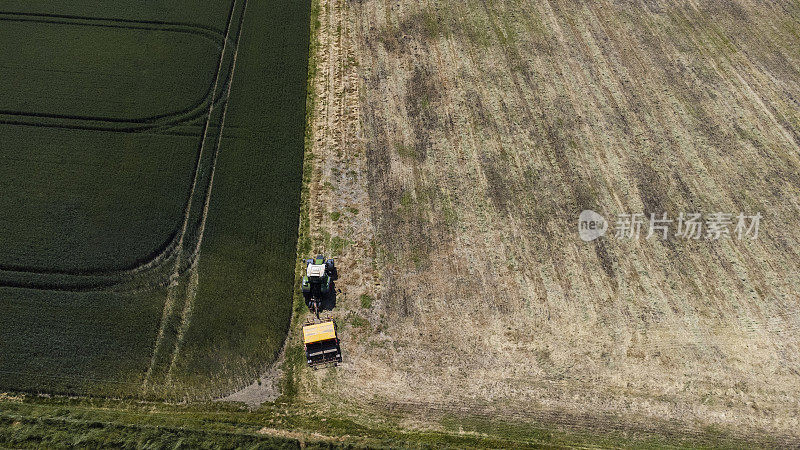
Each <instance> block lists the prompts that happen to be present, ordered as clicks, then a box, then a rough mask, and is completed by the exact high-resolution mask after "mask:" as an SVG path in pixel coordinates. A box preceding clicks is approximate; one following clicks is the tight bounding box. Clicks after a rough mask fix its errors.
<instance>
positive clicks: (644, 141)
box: [287, 0, 800, 446]
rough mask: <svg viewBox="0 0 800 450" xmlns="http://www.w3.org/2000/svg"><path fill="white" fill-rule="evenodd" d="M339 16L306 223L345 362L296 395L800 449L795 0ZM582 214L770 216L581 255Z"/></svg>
mask: <svg viewBox="0 0 800 450" xmlns="http://www.w3.org/2000/svg"><path fill="white" fill-rule="evenodd" d="M321 5H322V6H321V7H322V12H321V13H320V17H321V18H322V19H321V25H322V28H321V33H320V35H321V36H323V39H321V43H320V45H321V47H322V49H321V50H320V52H319V54H318V58H319V61H320V62H321V63H320V64H319V65H318V71H319V72H318V73H319V76H320V77H321V78H320V82H319V83H318V90H319V91H318V94H319V98H318V116H317V117H315V118H316V119H317V120H316V127H315V128H314V132H315V139H314V141H313V142H314V144H315V145H314V146H312V150H313V156H314V159H313V164H314V170H312V171H311V173H312V174H313V176H312V185H311V195H310V227H309V228H310V230H311V238H312V242H311V247H314V248H315V250H316V248H319V249H324V250H328V251H331V252H335V253H336V254H337V255H338V256H340V261H341V264H340V269H339V271H340V274H341V278H340V280H339V281H338V282H337V287H339V288H341V289H342V291H343V294H342V295H340V296H339V297H338V299H337V309H336V311H335V312H336V317H337V318H339V319H340V321H339V322H340V323H341V327H340V329H341V334H342V349H343V353H344V358H345V362H344V364H342V365H341V366H340V367H339V368H338V369H337V370H336V371H335V372H334V371H329V372H323V371H316V372H313V371H308V372H304V375H303V376H298V377H296V378H297V380H299V384H298V386H299V388H298V395H299V396H301V397H302V398H304V399H307V398H310V399H315V400H317V401H319V402H320V403H322V404H327V405H333V406H332V407H336V406H337V405H346V406H345V407H341V408H340V409H339V411H341V412H342V414H352V415H354V416H356V415H357V414H358V411H359V408H357V407H355V406H354V405H360V406H361V408H365V409H366V410H367V411H369V413H367V414H362V418H364V419H365V420H368V419H369V418H371V417H376V416H377V413H381V414H386V415H392V414H400V413H402V414H406V415H407V417H408V420H409V422H414V421H418V422H419V423H421V424H423V425H422V426H430V424H431V423H433V422H435V421H436V420H439V421H440V424H441V426H443V427H444V428H448V427H449V428H450V429H452V430H454V431H460V430H462V429H463V430H467V429H468V428H467V426H466V425H465V423H467V421H466V420H464V419H463V418H464V417H469V416H470V415H473V416H479V417H483V418H490V419H491V418H502V417H506V418H510V419H512V420H515V421H519V422H522V423H529V424H532V423H542V422H547V423H551V424H556V425H557V426H565V427H588V428H590V429H593V430H596V431H598V430H602V429H605V430H615V429H616V430H645V431H646V432H647V433H661V434H670V433H672V434H674V435H688V434H691V433H695V432H702V431H703V430H718V431H721V432H724V433H730V435H731V436H734V437H735V438H736V439H747V438H749V437H753V436H766V439H775V442H778V443H783V444H784V445H788V444H790V443H791V444H794V445H796V444H797V441H798V439H800V434H798V430H800V422H799V418H800V414H798V399H800V345H799V344H800V341H798V333H797V332H798V325H800V316H798V311H800V294H798V293H799V292H800V283H798V276H797V275H798V272H799V271H800V258H799V257H798V255H800V228H798V226H797V224H798V221H797V218H798V213H800V195H799V194H798V193H799V192H800V191H799V190H798V183H800V158H798V149H800V115H799V114H798V111H800V107H799V106H800V103H798V99H800V70H798V68H800V39H798V37H800V4H798V2H796V1H774V2H772V1H771V2H761V1H754V0H737V1H683V0H675V1H602V0H600V1H571V0H546V1H532V0H508V1H493V0H485V1H481V0H477V1H471V0H470V1H441V0H435V1H434V0H430V1H384V0H364V1H358V2H347V1H331V2H321ZM586 209H591V210H594V211H597V212H599V213H601V214H603V215H605V216H606V217H607V218H609V219H611V220H612V227H613V226H614V225H615V224H614V221H615V218H616V214H621V213H626V212H627V213H645V214H648V213H654V214H658V215H660V214H662V213H664V212H666V213H668V214H669V216H670V217H671V218H673V219H675V218H677V217H678V215H679V213H680V212H701V213H705V214H709V213H713V212H717V211H723V212H731V213H739V212H745V213H747V214H756V213H757V212H760V213H761V214H762V215H763V218H762V220H761V223H760V233H759V237H758V238H757V239H742V240H738V239H736V238H733V239H730V238H723V239H719V240H716V241H713V240H709V239H699V240H693V239H681V238H676V237H675V236H670V237H669V239H667V240H662V239H660V238H654V237H651V238H650V239H646V238H645V236H646V234H647V230H646V229H645V230H644V231H643V233H642V235H641V237H640V239H639V240H635V239H622V238H617V237H616V236H615V235H614V233H613V232H612V233H610V234H609V235H607V236H605V237H604V238H601V239H598V240H595V241H592V242H584V241H582V240H581V239H580V238H579V235H578V215H579V213H580V212H581V211H582V210H586ZM672 226H673V228H672V233H675V232H676V228H675V227H676V224H673V225H672ZM731 228H733V227H731ZM292 336H293V335H292ZM291 345H292V346H294V347H291V346H290V348H289V350H287V355H288V354H300V351H301V347H300V345H299V343H292V344H291ZM387 405H388V407H387ZM318 408H322V406H318ZM738 446H742V444H738Z"/></svg>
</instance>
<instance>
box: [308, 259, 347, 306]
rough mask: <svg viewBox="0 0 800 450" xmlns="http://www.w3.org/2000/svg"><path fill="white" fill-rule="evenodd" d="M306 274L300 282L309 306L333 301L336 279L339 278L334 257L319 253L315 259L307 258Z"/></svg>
mask: <svg viewBox="0 0 800 450" xmlns="http://www.w3.org/2000/svg"><path fill="white" fill-rule="evenodd" d="M305 263H306V274H305V276H304V277H303V279H302V281H301V283H300V289H301V291H302V292H303V297H304V298H305V301H306V304H307V305H309V308H312V307H313V306H315V305H316V307H317V308H319V307H320V306H321V304H322V303H325V302H327V303H331V302H332V300H333V298H332V297H333V295H334V291H335V286H334V281H336V279H337V278H339V274H338V271H337V270H336V266H335V264H334V261H333V259H325V256H324V255H317V257H316V258H314V259H307V260H305Z"/></svg>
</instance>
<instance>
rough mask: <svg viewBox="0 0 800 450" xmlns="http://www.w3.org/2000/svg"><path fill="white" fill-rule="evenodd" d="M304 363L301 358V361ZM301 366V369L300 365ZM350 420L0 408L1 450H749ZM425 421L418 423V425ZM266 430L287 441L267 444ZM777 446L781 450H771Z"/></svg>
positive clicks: (444, 422)
mask: <svg viewBox="0 0 800 450" xmlns="http://www.w3.org/2000/svg"><path fill="white" fill-rule="evenodd" d="M300 359H302V355H301V358H300ZM301 362H302V361H301ZM352 413H353V412H352V411H351V412H347V411H328V412H325V413H321V412H319V411H318V410H315V408H314V407H313V406H312V405H306V404H299V403H298V404H295V403H274V404H266V405H264V406H262V407H261V408H259V409H258V410H256V411H249V410H247V409H244V408H242V407H240V406H237V405H234V404H219V403H214V404H193V405H165V404H160V403H139V402H131V401H119V400H92V399H70V398H63V397H56V398H50V399H47V398H36V397H29V398H21V399H2V398H0V446H4V447H5V446H7V447H12V448H25V447H39V448H41V447H46V448H66V447H74V446H82V447H98V446H104V447H129V448H133V447H152V448H165V447H176V446H177V447H184V448H196V447H204V448H233V447H243V448H298V447H301V446H305V447H306V448H338V447H346V448H353V447H357V448H358V447H361V448H363V447H370V448H380V447H392V448H400V447H403V448H408V447H413V448H420V447H422V448H428V447H436V448H564V447H575V446H582V447H636V448H664V447H681V448H737V447H739V448H741V447H743V446H745V447H746V446H759V447H760V446H769V445H770V439H769V437H764V436H752V437H751V438H752V440H753V442H752V443H750V444H749V445H748V444H747V443H746V442H743V441H737V440H736V439H734V438H732V436H731V435H729V434H728V433H726V432H723V431H720V430H714V429H709V430H707V432H704V433H700V434H697V435H691V436H669V437H659V436H644V435H638V434H635V433H632V434H628V433H625V432H621V431H620V432H604V433H597V432H595V433H587V432H584V431H580V430H577V429H575V430H572V429H556V428H553V427H549V426H548V425H547V424H545V423H538V422H537V423H520V422H504V421H499V420H494V419H485V418H475V417H472V416H469V415H467V416H464V417H461V416H459V417H453V416H444V417H442V418H441V419H440V420H439V423H438V424H437V423H436V421H432V422H431V424H430V425H431V427H435V428H434V429H428V430H426V431H419V430H410V429H408V428H407V427H402V426H401V425H399V424H400V423H401V422H403V421H404V420H406V419H410V418H411V417H410V414H412V413H407V414H404V413H396V414H393V415H390V417H388V418H386V419H377V418H374V417H373V419H372V420H366V419H364V418H358V417H357V416H354V415H353V414H352ZM417 419H419V418H418V417H417ZM262 428H270V429H274V430H285V431H288V432H289V433H288V434H284V435H277V434H265V433H263V432H260V430H262ZM771 444H772V446H774V445H777V443H776V442H771Z"/></svg>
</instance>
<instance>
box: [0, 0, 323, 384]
mask: <svg viewBox="0 0 800 450" xmlns="http://www.w3.org/2000/svg"><path fill="white" fill-rule="evenodd" d="M264 3H265V2H248V1H246V0H215V1H209V2H203V4H202V5H198V4H197V3H196V2H187V1H175V2H168V3H165V4H159V5H147V6H145V5H142V4H131V3H130V2H104V3H103V4H102V5H98V4H96V2H88V1H77V2H70V3H69V4H58V5H55V4H53V3H52V2H43V1H34V2H27V1H26V2H23V1H8V2H4V3H3V5H2V7H0V25H1V26H0V40H2V42H3V46H2V48H0V61H2V63H0V78H2V79H3V80H4V81H3V83H2V86H0V158H2V164H0V230H1V232H0V390H3V389H7V390H28V391H44V392H52V393H79V394H109V395H111V394H113V395H121V396H157V397H163V396H190V397H196V396H211V395H214V394H219V393H222V392H225V391H227V390H232V389H235V388H236V387H238V385H239V384H242V383H245V380H248V381H252V379H253V377H255V375H256V374H257V373H258V372H259V371H260V370H261V369H262V368H263V367H264V366H265V365H268V364H269V363H270V362H271V361H272V360H274V358H275V356H276V355H277V352H278V350H279V348H280V346H281V344H282V341H283V338H284V336H285V333H286V329H287V327H288V321H289V314H290V309H291V306H290V303H291V288H292V282H293V269H294V264H293V259H294V254H295V242H296V234H297V211H298V205H299V191H300V183H301V167H302V152H303V127H304V121H305V80H306V72H307V54H308V53H307V52H308V7H307V6H306V5H303V4H302V2H269V4H264Z"/></svg>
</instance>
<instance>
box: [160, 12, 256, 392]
mask: <svg viewBox="0 0 800 450" xmlns="http://www.w3.org/2000/svg"><path fill="white" fill-rule="evenodd" d="M246 13H247V0H243V6H242V13H241V16H240V17H239V25H238V32H237V34H236V45H235V46H234V50H233V61H232V62H231V72H230V76H229V77H228V84H227V87H226V89H225V95H224V98H225V101H224V102H223V104H224V106H223V107H222V117H221V118H220V123H219V131H218V134H217V142H216V145H215V147H214V159H213V160H212V162H211V175H210V177H209V181H208V188H207V189H206V197H205V201H204V203H203V216H202V220H201V222H200V230H199V236H198V239H197V243H196V244H195V247H194V249H193V255H194V256H195V257H194V263H193V265H192V272H191V275H190V280H189V284H188V287H187V294H186V297H187V298H186V299H185V300H184V307H183V311H182V312H181V326H180V329H179V330H178V336H177V340H176V342H175V349H174V350H173V352H172V358H171V362H170V365H169V370H168V371H167V383H169V382H170V381H171V379H172V372H173V370H174V369H175V365H176V361H177V359H178V354H179V352H180V349H181V346H182V345H183V341H184V338H185V336H186V331H187V329H188V328H189V324H190V322H191V315H192V309H193V307H194V303H195V299H196V298H197V288H198V285H199V281H200V280H199V276H198V272H197V270H198V268H197V267H198V263H199V260H200V246H201V244H202V242H203V235H204V233H205V229H206V219H207V218H208V208H209V205H210V204H211V192H212V190H213V187H214V174H215V173H216V169H217V159H218V158H219V150H220V147H221V146H222V133H223V131H224V129H225V116H226V115H227V113H228V100H229V99H230V94H231V87H232V86H233V76H234V74H235V73H236V59H237V57H238V55H239V43H240V42H241V38H242V28H243V24H244V17H245V14H246Z"/></svg>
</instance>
